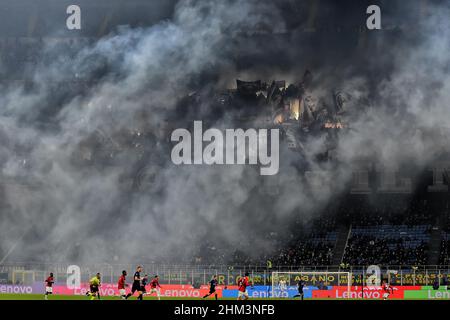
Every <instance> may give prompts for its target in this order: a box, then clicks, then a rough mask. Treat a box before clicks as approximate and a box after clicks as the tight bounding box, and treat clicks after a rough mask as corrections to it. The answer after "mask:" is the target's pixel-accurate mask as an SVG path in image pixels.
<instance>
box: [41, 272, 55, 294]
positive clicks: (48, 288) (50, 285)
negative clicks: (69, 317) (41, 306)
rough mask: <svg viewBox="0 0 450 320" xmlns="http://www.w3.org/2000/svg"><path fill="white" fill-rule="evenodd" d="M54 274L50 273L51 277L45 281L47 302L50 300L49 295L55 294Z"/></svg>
mask: <svg viewBox="0 0 450 320" xmlns="http://www.w3.org/2000/svg"><path fill="white" fill-rule="evenodd" d="M54 282H55V281H54V280H53V272H50V276H49V277H48V278H47V279H45V296H44V297H45V300H48V295H49V294H53V283H54Z"/></svg>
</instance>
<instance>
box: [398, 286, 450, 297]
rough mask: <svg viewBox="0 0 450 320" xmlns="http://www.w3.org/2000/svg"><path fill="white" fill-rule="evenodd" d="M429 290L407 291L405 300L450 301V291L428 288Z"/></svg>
mask: <svg viewBox="0 0 450 320" xmlns="http://www.w3.org/2000/svg"><path fill="white" fill-rule="evenodd" d="M426 288H427V289H422V290H414V291H412V290H406V291H405V295H404V298H405V299H427V300H434V299H437V300H439V299H450V291H448V290H445V289H444V290H433V289H432V288H431V287H426Z"/></svg>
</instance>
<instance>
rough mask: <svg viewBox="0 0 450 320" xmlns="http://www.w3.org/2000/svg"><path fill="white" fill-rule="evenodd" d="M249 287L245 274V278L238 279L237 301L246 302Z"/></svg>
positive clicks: (247, 277) (246, 274) (247, 276)
mask: <svg viewBox="0 0 450 320" xmlns="http://www.w3.org/2000/svg"><path fill="white" fill-rule="evenodd" d="M249 285H250V280H249V275H248V272H247V273H245V277H243V278H240V279H239V281H238V286H239V291H238V298H237V299H238V300H247V299H248V291H247V287H248V286H249Z"/></svg>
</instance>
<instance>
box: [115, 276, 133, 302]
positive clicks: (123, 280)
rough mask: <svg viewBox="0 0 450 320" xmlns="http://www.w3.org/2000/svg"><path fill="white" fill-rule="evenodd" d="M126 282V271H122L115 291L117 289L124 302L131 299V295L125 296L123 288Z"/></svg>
mask: <svg viewBox="0 0 450 320" xmlns="http://www.w3.org/2000/svg"><path fill="white" fill-rule="evenodd" d="M126 280H127V272H126V270H123V271H122V275H121V276H120V278H119V282H118V283H117V289H119V294H120V296H121V297H122V299H124V300H126V299H128V298H129V297H131V293H128V294H126V290H125V288H126V287H127V286H128V284H127V283H126Z"/></svg>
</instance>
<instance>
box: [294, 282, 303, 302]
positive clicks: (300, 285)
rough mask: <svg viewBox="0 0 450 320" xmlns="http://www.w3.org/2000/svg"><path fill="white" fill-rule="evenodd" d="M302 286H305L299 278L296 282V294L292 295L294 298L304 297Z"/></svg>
mask: <svg viewBox="0 0 450 320" xmlns="http://www.w3.org/2000/svg"><path fill="white" fill-rule="evenodd" d="M304 287H305V283H304V282H303V281H302V280H299V281H298V284H297V290H298V294H296V295H295V296H294V298H298V297H300V298H302V300H303V298H304V296H305V294H304V293H303V288H304Z"/></svg>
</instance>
